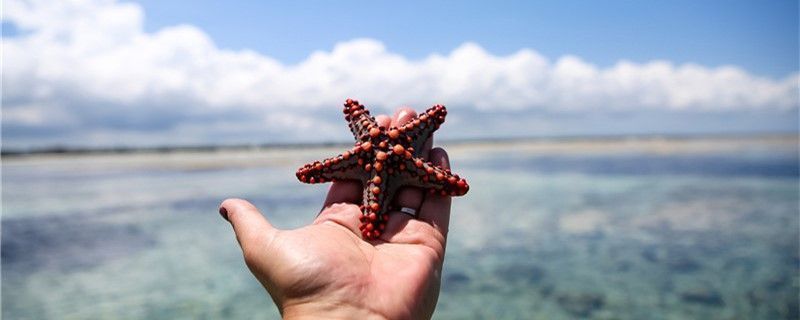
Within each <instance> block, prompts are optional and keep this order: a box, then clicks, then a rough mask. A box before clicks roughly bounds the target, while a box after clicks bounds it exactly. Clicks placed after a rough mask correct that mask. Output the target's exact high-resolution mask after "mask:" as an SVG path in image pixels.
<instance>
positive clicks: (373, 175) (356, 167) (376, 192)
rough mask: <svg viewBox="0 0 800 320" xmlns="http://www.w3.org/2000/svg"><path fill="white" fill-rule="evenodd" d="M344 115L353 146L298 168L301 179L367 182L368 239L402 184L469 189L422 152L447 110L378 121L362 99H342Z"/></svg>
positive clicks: (451, 191) (453, 192)
mask: <svg viewBox="0 0 800 320" xmlns="http://www.w3.org/2000/svg"><path fill="white" fill-rule="evenodd" d="M344 114H345V117H344V118H345V120H347V121H348V122H349V124H350V131H352V132H353V136H355V138H356V144H355V147H353V148H352V149H350V150H348V151H345V152H344V153H343V154H340V155H338V156H335V157H333V158H328V159H325V160H322V161H314V162H312V163H309V164H306V165H304V166H303V167H301V168H300V169H298V170H297V179H299V180H300V181H302V182H305V183H323V182H328V181H337V180H359V181H361V182H362V183H363V185H364V195H363V197H362V198H363V204H362V205H361V207H360V208H361V213H362V216H361V226H360V229H361V232H362V235H363V236H364V238H365V239H375V238H377V237H379V236H380V235H381V233H382V232H383V231H384V229H385V228H386V222H387V221H388V220H389V215H388V214H387V213H388V211H389V209H390V208H389V205H388V204H389V201H391V200H392V198H393V196H394V194H395V192H396V191H397V190H398V189H399V188H400V187H402V186H414V187H419V188H423V189H427V190H429V192H430V193H436V192H439V193H440V194H441V195H450V196H461V195H464V194H466V193H467V191H468V190H469V185H468V184H467V181H466V180H464V179H463V178H460V177H459V176H458V175H454V174H452V173H451V172H450V169H443V168H441V167H438V166H436V165H434V164H432V163H430V162H428V161H425V160H423V159H422V157H421V154H420V153H421V152H422V148H423V145H424V144H425V141H426V140H428V138H429V137H430V136H431V134H433V132H434V131H436V129H438V128H439V126H440V125H441V124H442V123H443V122H444V117H445V116H446V115H447V109H445V107H444V106H442V105H435V106H433V107H431V108H430V109H428V110H427V111H425V113H422V114H420V115H418V116H417V117H415V118H413V119H411V120H409V121H408V122H407V123H406V124H405V125H403V126H401V127H391V128H389V129H386V128H383V127H380V126H378V123H377V122H376V121H375V118H373V117H372V116H370V115H369V110H367V109H366V108H364V106H363V105H361V104H359V103H358V101H356V100H352V99H347V101H345V103H344Z"/></svg>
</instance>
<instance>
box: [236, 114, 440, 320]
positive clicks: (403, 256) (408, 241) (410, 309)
mask: <svg viewBox="0 0 800 320" xmlns="http://www.w3.org/2000/svg"><path fill="white" fill-rule="evenodd" d="M413 116H414V114H413V111H412V110H409V109H400V110H398V112H397V113H396V114H395V116H394V117H393V118H389V117H385V116H379V117H376V120H378V122H379V123H380V124H381V125H383V126H387V127H388V126H389V125H390V124H391V125H396V124H402V123H404V121H406V120H407V119H410V118H413ZM426 149H427V150H425V152H424V153H428V155H427V156H428V158H429V159H430V161H432V162H434V163H435V164H437V165H440V166H443V167H445V168H448V167H449V163H448V159H447V154H446V153H445V152H444V150H442V149H439V148H436V149H433V150H430V143H429V144H428V147H427V148H426ZM361 193H362V186H361V184H360V183H359V182H355V181H337V182H334V183H333V184H332V185H331V188H330V191H329V193H328V197H327V199H326V201H325V204H324V209H323V210H322V211H321V212H320V214H319V215H318V216H317V218H316V219H315V220H314V222H313V223H312V224H310V225H308V226H305V227H302V228H299V229H295V230H278V229H275V228H274V227H272V225H270V223H269V222H268V221H267V220H266V219H265V218H264V216H263V215H262V214H261V213H260V212H259V211H258V209H256V208H255V207H254V206H253V205H252V204H250V203H249V202H247V201H244V200H240V199H228V200H225V201H224V202H223V203H222V205H221V208H220V212H221V213H223V216H226V218H227V219H228V220H229V221H230V222H231V224H232V225H233V227H234V231H235V233H236V238H237V240H238V241H239V244H240V245H241V247H242V251H243V253H244V257H245V261H246V263H247V266H248V267H249V268H250V270H251V271H252V272H253V274H254V275H255V276H256V278H257V279H258V280H259V281H260V282H261V283H262V284H263V285H264V287H265V288H266V289H267V291H269V293H270V295H271V296H272V299H273V300H274V301H275V303H276V305H277V306H278V308H279V310H280V311H281V314H282V315H283V316H284V317H285V318H303V317H309V318H311V317H313V318H319V317H323V318H370V317H372V318H388V319H421V318H430V317H431V315H432V314H433V310H434V308H435V306H436V300H437V298H438V295H439V286H440V274H441V270H442V263H443V261H444V250H445V242H446V235H447V226H448V223H449V217H450V197H448V196H440V195H427V196H423V192H422V190H419V189H415V188H405V189H401V190H400V192H398V193H397V195H396V196H395V199H394V201H393V202H394V204H395V206H396V207H410V208H415V209H418V212H419V214H418V217H417V219H412V218H411V217H410V216H408V215H406V214H403V213H400V212H391V213H390V215H391V218H390V219H389V222H388V224H387V226H386V232H385V233H384V234H382V235H381V236H380V237H379V238H378V239H375V240H370V241H365V240H363V239H362V238H361V231H360V230H359V229H358V226H359V223H360V221H359V217H360V215H361V212H360V210H359V208H358V205H357V203H360V197H361Z"/></svg>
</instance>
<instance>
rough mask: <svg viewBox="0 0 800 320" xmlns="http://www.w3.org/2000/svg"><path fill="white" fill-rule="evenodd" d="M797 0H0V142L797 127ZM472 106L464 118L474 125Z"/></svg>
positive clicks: (31, 144) (137, 142)
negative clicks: (380, 115)
mask: <svg viewBox="0 0 800 320" xmlns="http://www.w3.org/2000/svg"><path fill="white" fill-rule="evenodd" d="M798 11H799V10H798V3H797V1H703V2H697V3H696V2H695V1H662V2H656V1H646V2H645V1H605V2H577V1H559V2H557V1H548V2H523V1H519V2H509V1H497V2H492V3H488V2H486V3H483V2H465V3H462V2H456V1H448V2H436V3H428V2H422V1H419V2H403V3H402V4H399V5H398V4H396V3H389V2H354V1H344V2H341V1H340V2H335V3H334V2H329V1H304V2H272V1H269V2H268V1H248V2H236V3H235V4H231V3H224V2H218V1H149V0H148V1H142V2H138V1H122V0H84V1H66V0H65V1H49V0H30V1H21V0H5V1H4V2H3V16H2V25H3V33H2V34H3V36H2V46H3V67H2V68H3V70H2V71H3V83H4V86H3V93H2V101H3V114H2V132H3V137H2V140H3V146H4V147H10V148H37V147H43V146H52V145H68V146H151V145H174V144H179V145H180V144H234V143H276V142H281V143H283V142H322V141H347V140H349V139H350V137H349V132H348V131H347V130H346V127H345V125H344V123H343V120H342V118H341V111H340V108H341V103H342V101H344V99H346V98H348V97H354V98H359V99H360V100H361V101H362V102H363V103H365V104H366V105H367V106H369V107H371V108H372V109H373V110H375V112H391V111H392V110H393V109H394V108H396V107H398V106H400V105H409V106H412V107H415V108H416V109H418V110H422V109H423V108H425V107H427V106H429V105H432V104H434V103H441V104H445V105H447V106H448V108H449V110H450V114H449V116H448V125H446V126H445V127H444V128H445V130H443V131H442V132H441V133H437V135H438V136H439V137H442V138H445V139H455V138H488V137H517V136H526V137H530V136H533V137H541V136H565V135H569V136H575V135H588V136H592V135H625V134H707V133H764V132H797V127H798V124H797V119H798V109H799V108H800V102H798V81H800V73H798V71H799V70H798V60H799V59H798ZM476 119H480V124H479V125H475V121H476Z"/></svg>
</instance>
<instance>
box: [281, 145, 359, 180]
mask: <svg viewBox="0 0 800 320" xmlns="http://www.w3.org/2000/svg"><path fill="white" fill-rule="evenodd" d="M358 160H359V158H358V156H356V155H354V154H353V153H352V152H351V151H345V153H344V154H341V155H338V156H335V157H333V158H328V159H325V160H322V161H314V162H312V163H309V164H306V165H305V166H303V167H301V168H300V169H298V170H297V174H296V175H297V179H298V180H300V181H302V182H305V183H323V182H328V181H335V180H361V179H363V177H364V176H365V175H364V172H363V170H362V169H361V166H360V165H359V163H358Z"/></svg>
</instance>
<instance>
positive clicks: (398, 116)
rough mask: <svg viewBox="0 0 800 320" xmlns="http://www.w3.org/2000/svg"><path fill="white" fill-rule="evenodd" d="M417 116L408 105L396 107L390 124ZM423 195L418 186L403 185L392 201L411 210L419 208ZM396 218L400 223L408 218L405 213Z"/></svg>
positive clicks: (407, 120) (398, 206)
mask: <svg viewBox="0 0 800 320" xmlns="http://www.w3.org/2000/svg"><path fill="white" fill-rule="evenodd" d="M416 117H417V112H416V111H414V110H413V109H411V108H408V107H401V108H398V109H397V111H396V112H395V113H394V119H393V122H392V126H395V127H399V126H402V125H404V124H406V123H407V122H409V121H411V120H413V119H414V118H416ZM427 153H428V150H425V149H424V148H423V150H420V155H422V157H423V158H424V157H425V156H426V155H427ZM423 196H424V193H423V190H422V189H420V188H414V187H404V188H400V189H399V190H397V193H395V197H394V199H392V202H393V204H394V206H395V208H398V209H399V208H403V207H407V208H411V209H413V210H419V206H420V205H421V204H422V198H423ZM398 217H399V218H398V219H400V220H401V221H400V222H401V223H402V222H404V221H403V220H406V219H408V218H410V217H409V216H408V215H406V214H402V215H398Z"/></svg>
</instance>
